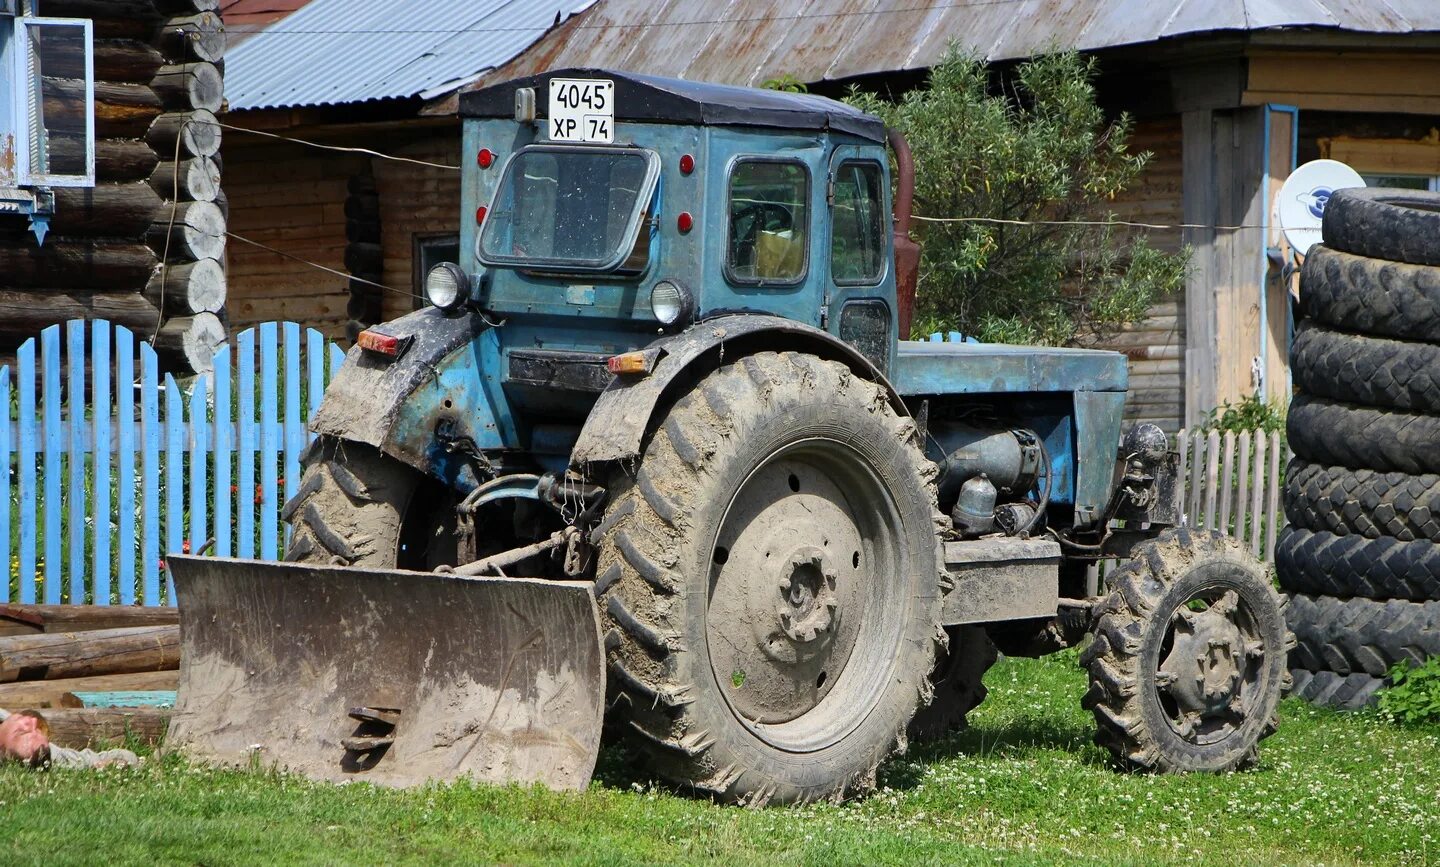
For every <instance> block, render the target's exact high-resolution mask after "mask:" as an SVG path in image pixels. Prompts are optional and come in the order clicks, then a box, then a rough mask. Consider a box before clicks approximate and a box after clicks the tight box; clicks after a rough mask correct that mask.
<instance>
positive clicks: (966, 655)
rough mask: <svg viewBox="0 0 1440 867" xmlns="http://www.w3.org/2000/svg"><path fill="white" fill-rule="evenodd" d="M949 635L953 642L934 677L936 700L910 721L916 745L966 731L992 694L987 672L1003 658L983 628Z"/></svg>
mask: <svg viewBox="0 0 1440 867" xmlns="http://www.w3.org/2000/svg"><path fill="white" fill-rule="evenodd" d="M945 632H946V635H947V636H948V637H949V642H948V643H947V644H946V646H945V649H944V650H943V651H942V652H941V655H940V658H939V660H938V661H937V662H936V663H935V670H934V671H932V672H931V673H930V682H931V683H932V684H934V688H935V697H934V698H933V699H931V700H930V704H928V705H926V706H925V707H922V708H920V710H919V711H918V712H917V713H916V714H915V718H914V719H912V720H911V721H910V739H911V740H913V741H917V742H918V741H931V740H937V739H939V738H943V737H945V736H946V735H948V734H951V733H953V732H958V731H964V730H965V727H966V725H967V722H966V717H967V716H968V715H969V713H970V711H972V710H974V709H975V708H977V707H979V706H980V703H981V702H983V701H984V700H985V696H986V695H987V694H988V690H986V688H985V680H984V678H985V672H987V671H989V670H990V667H991V666H993V665H994V664H995V661H996V660H997V659H999V657H1000V654H999V652H998V651H997V650H996V649H995V644H994V642H992V641H991V640H990V636H989V635H987V634H986V632H985V628H984V627H982V626H949V627H946V629H945Z"/></svg>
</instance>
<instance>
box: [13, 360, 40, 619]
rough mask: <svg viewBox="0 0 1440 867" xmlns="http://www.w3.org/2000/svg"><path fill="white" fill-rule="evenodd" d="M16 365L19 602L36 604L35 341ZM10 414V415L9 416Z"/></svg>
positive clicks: (36, 431)
mask: <svg viewBox="0 0 1440 867" xmlns="http://www.w3.org/2000/svg"><path fill="white" fill-rule="evenodd" d="M15 365H16V367H17V369H18V370H19V372H20V383H19V384H20V397H19V407H20V410H19V416H18V421H19V426H20V431H19V433H20V447H19V449H18V454H19V456H20V463H19V466H18V467H17V469H18V470H19V475H20V504H19V505H20V516H21V517H22V518H23V519H24V520H21V521H20V576H19V578H20V592H19V596H20V601H21V602H34V601H35V570H36V556H37V553H36V541H37V540H36V538H35V528H36V524H37V523H39V522H38V521H36V520H35V516H36V515H37V514H39V513H38V512H37V511H36V503H35V482H36V473H35V470H36V464H37V461H36V454H37V449H36V441H37V439H38V436H39V431H38V430H37V429H36V421H37V419H38V416H37V415H36V414H35V339H34V338H31V339H29V340H27V341H25V342H24V343H22V344H20V349H19V351H18V352H17V353H16V358H15ZM7 415H8V413H7Z"/></svg>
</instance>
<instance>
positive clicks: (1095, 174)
mask: <svg viewBox="0 0 1440 867" xmlns="http://www.w3.org/2000/svg"><path fill="white" fill-rule="evenodd" d="M1095 72H1096V68H1095V64H1094V61H1093V60H1091V59H1085V58H1081V57H1080V56H1079V55H1078V54H1075V53H1074V52H1065V53H1059V54H1051V55H1045V56H1041V57H1037V58H1035V59H1034V60H1031V61H1027V62H1025V63H1022V64H1020V65H1019V66H1018V67H1017V68H1016V69H1015V70H1014V71H1013V73H1008V74H1005V75H1003V76H1002V75H1001V74H999V73H992V70H991V69H990V67H989V66H987V65H986V64H985V63H984V62H983V61H982V60H979V59H977V58H975V57H972V56H969V55H966V54H963V53H961V52H960V51H959V50H957V49H956V48H955V47H953V46H952V47H951V49H950V51H949V52H948V53H947V54H946V56H945V57H944V59H942V60H941V61H940V63H938V64H937V65H936V66H935V67H934V68H933V69H932V70H931V72H930V77H929V81H928V82H927V84H926V86H924V87H919V88H916V89H914V90H911V91H909V92H908V93H906V94H905V95H904V97H903V98H902V99H900V100H899V101H898V102H891V101H887V100H885V99H882V98H881V97H880V96H878V95H876V94H872V93H863V92H860V91H858V90H855V91H852V92H851V94H850V96H849V100H850V101H851V102H852V103H854V104H855V105H857V106H859V107H860V108H862V109H864V110H866V111H869V112H872V113H874V114H876V115H879V116H880V117H881V118H882V119H883V120H884V121H885V123H886V124H887V125H888V126H890V127H893V128H896V129H899V130H900V131H902V132H903V133H905V136H906V138H907V139H908V140H909V142H910V148H911V150H912V152H913V154H914V157H915V211H916V213H917V214H918V215H921V216H924V217H932V218H963V220H962V221H952V222H926V221H921V222H920V223H919V224H918V225H917V226H916V227H915V229H914V231H915V234H916V238H917V240H918V241H920V243H921V245H922V253H921V261H920V285H919V293H918V296H917V298H916V311H915V323H914V329H913V332H914V333H918V334H921V335H923V334H926V333H929V332H933V331H960V332H963V333H965V334H970V335H973V336H975V337H978V338H979V339H981V340H984V341H989V342H1005V343H1050V344H1067V343H1077V342H1083V341H1085V340H1090V339H1094V338H1098V337H1103V336H1104V335H1105V334H1107V333H1111V332H1113V331H1115V330H1117V329H1118V328H1119V327H1121V326H1123V325H1125V324H1126V323H1129V322H1133V321H1135V320H1137V319H1140V318H1143V317H1144V316H1145V314H1146V311H1147V310H1148V309H1149V307H1150V306H1151V305H1152V304H1154V303H1155V302H1156V301H1157V300H1159V299H1160V298H1162V297H1164V296H1167V295H1171V294H1173V293H1175V292H1176V291H1178V290H1180V289H1181V288H1182V286H1183V285H1184V281H1185V270H1186V260H1187V257H1188V253H1183V252H1182V253H1180V254H1172V253H1165V252H1162V251H1160V250H1157V249H1155V248H1154V247H1151V246H1150V245H1149V244H1148V243H1147V241H1146V239H1145V236H1144V234H1142V233H1137V232H1134V231H1132V230H1131V228H1130V227H1125V226H1119V225H1116V224H1115V222H1114V220H1115V217H1114V214H1113V213H1112V211H1111V210H1110V203H1111V201H1112V200H1113V199H1115V197H1116V196H1117V195H1119V194H1120V193H1122V192H1124V191H1125V190H1126V189H1127V188H1129V187H1131V186H1133V185H1134V184H1135V183H1136V182H1137V181H1138V179H1139V177H1140V173H1141V171H1142V170H1143V169H1144V167H1145V165H1146V163H1147V161H1148V160H1149V154H1143V153H1142V154H1132V153H1131V152H1130V150H1129V137H1130V129H1131V122H1130V120H1129V118H1128V117H1125V116H1121V117H1120V118H1119V119H1118V120H1115V121H1113V122H1111V120H1110V119H1108V118H1107V117H1106V115H1105V112H1104V111H1103V110H1102V109H1101V108H1100V106H1099V104H1098V103H1097V102H1096V98H1095V86H1094V78H1095ZM975 218H982V219H990V220H1000V221H1010V222H999V223H996V222H981V221H975Z"/></svg>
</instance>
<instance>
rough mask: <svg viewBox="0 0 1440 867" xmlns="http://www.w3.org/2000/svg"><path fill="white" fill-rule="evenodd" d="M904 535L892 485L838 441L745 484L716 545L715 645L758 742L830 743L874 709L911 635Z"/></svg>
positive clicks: (806, 445)
mask: <svg viewBox="0 0 1440 867" xmlns="http://www.w3.org/2000/svg"><path fill="white" fill-rule="evenodd" d="M903 538H904V535H903V530H902V527H901V521H900V517H899V509H898V508H897V505H896V503H895V500H894V498H893V496H892V495H891V493H890V491H889V490H888V488H887V487H886V486H885V484H884V483H883V482H882V481H881V479H880V478H879V476H878V475H877V474H876V473H875V472H874V470H873V469H872V468H871V467H870V466H869V464H868V462H867V461H865V459H864V458H862V457H861V455H860V454H859V453H858V452H856V451H855V450H854V449H853V448H852V447H850V446H848V445H846V444H844V443H840V442H838V441H835V440H828V439H816V440H806V441H803V442H800V443H795V444H793V445H790V446H787V447H785V448H783V449H780V450H778V451H777V452H775V453H773V454H772V455H770V456H769V457H768V458H767V459H766V460H765V461H763V462H762V463H761V464H760V465H759V466H758V467H757V468H756V469H755V470H753V471H752V472H751V473H750V474H749V476H747V477H746V479H745V481H744V482H743V483H742V484H741V485H740V487H739V488H738V489H737V491H736V493H735V495H734V497H733V498H732V500H731V502H730V505H729V507H728V508H727V509H726V512H725V516H724V518H723V519H722V521H721V523H720V528H719V530H718V532H717V533H716V536H715V539H714V542H713V544H712V545H711V548H710V554H711V556H710V582H709V599H708V609H707V612H706V619H705V631H706V646H707V651H708V653H709V659H710V664H711V668H712V670H713V672H714V675H715V679H716V683H717V684H718V686H719V688H720V691H721V694H722V695H724V697H725V701H726V703H727V704H728V705H729V707H730V710H731V712H732V713H733V714H734V715H735V717H736V718H737V719H738V720H740V722H741V723H743V724H744V725H745V726H746V727H747V728H749V729H750V730H751V731H752V732H753V733H754V734H755V735H756V736H757V737H759V738H761V739H762V740H764V741H766V742H767V743H770V744H771V745H772V746H776V747H779V748H781V749H787V750H792V751H796V752H807V751H813V750H818V749H823V748H824V747H826V746H829V745H831V744H833V743H835V742H836V741H838V740H840V739H841V738H843V737H844V736H845V735H846V734H848V733H849V732H850V731H853V730H854V729H855V728H856V727H857V726H858V725H860V724H861V723H862V722H863V721H864V719H865V717H866V716H867V715H868V714H869V712H870V710H872V709H873V708H874V707H875V705H876V704H877V702H878V701H879V700H880V698H881V695H882V694H883V693H884V691H885V687H886V686H887V684H888V681H889V679H890V669H891V668H892V667H893V665H894V662H895V659H896V658H897V656H898V649H899V646H900V642H901V641H902V640H903V629H902V628H901V627H900V623H901V619H902V618H903V617H904V608H905V606H904V605H903V602H902V604H895V603H894V602H893V601H892V600H891V595H892V592H893V590H894V588H896V587H899V586H903V585H904V584H905V581H904V580H903V578H902V577H901V576H904V575H906V574H907V573H906V571H905V570H906V568H907V567H908V565H909V564H908V563H907V559H908V558H907V557H906V555H905V552H904V549H903V548H902V546H901V544H900V540H901V539H903ZM840 708H843V711H841V710H839V709H840Z"/></svg>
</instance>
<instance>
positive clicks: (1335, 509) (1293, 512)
mask: <svg viewBox="0 0 1440 867" xmlns="http://www.w3.org/2000/svg"><path fill="white" fill-rule="evenodd" d="M1284 502H1285V517H1286V518H1287V519H1288V520H1289V521H1290V523H1291V524H1292V525H1294V526H1296V527H1301V528H1304V529H1306V530H1315V531H1317V532H1319V531H1326V532H1330V533H1334V534H1335V535H1337V536H1364V537H1366V538H1367V539H1380V538H1385V537H1388V538H1393V539H1399V540H1401V541H1405V542H1412V541H1415V540H1428V541H1431V542H1440V475H1436V474H1434V473H1426V474H1423V475H1418V476H1412V475H1408V474H1406V473H1395V472H1390V473H1386V472H1380V471H1378V470H1351V469H1347V468H1346V467H1337V466H1327V465H1325V464H1313V463H1310V462H1308V461H1305V460H1302V459H1300V458H1296V459H1295V460H1293V461H1291V462H1290V466H1289V468H1288V469H1287V470H1286V471H1285V493H1284Z"/></svg>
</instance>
